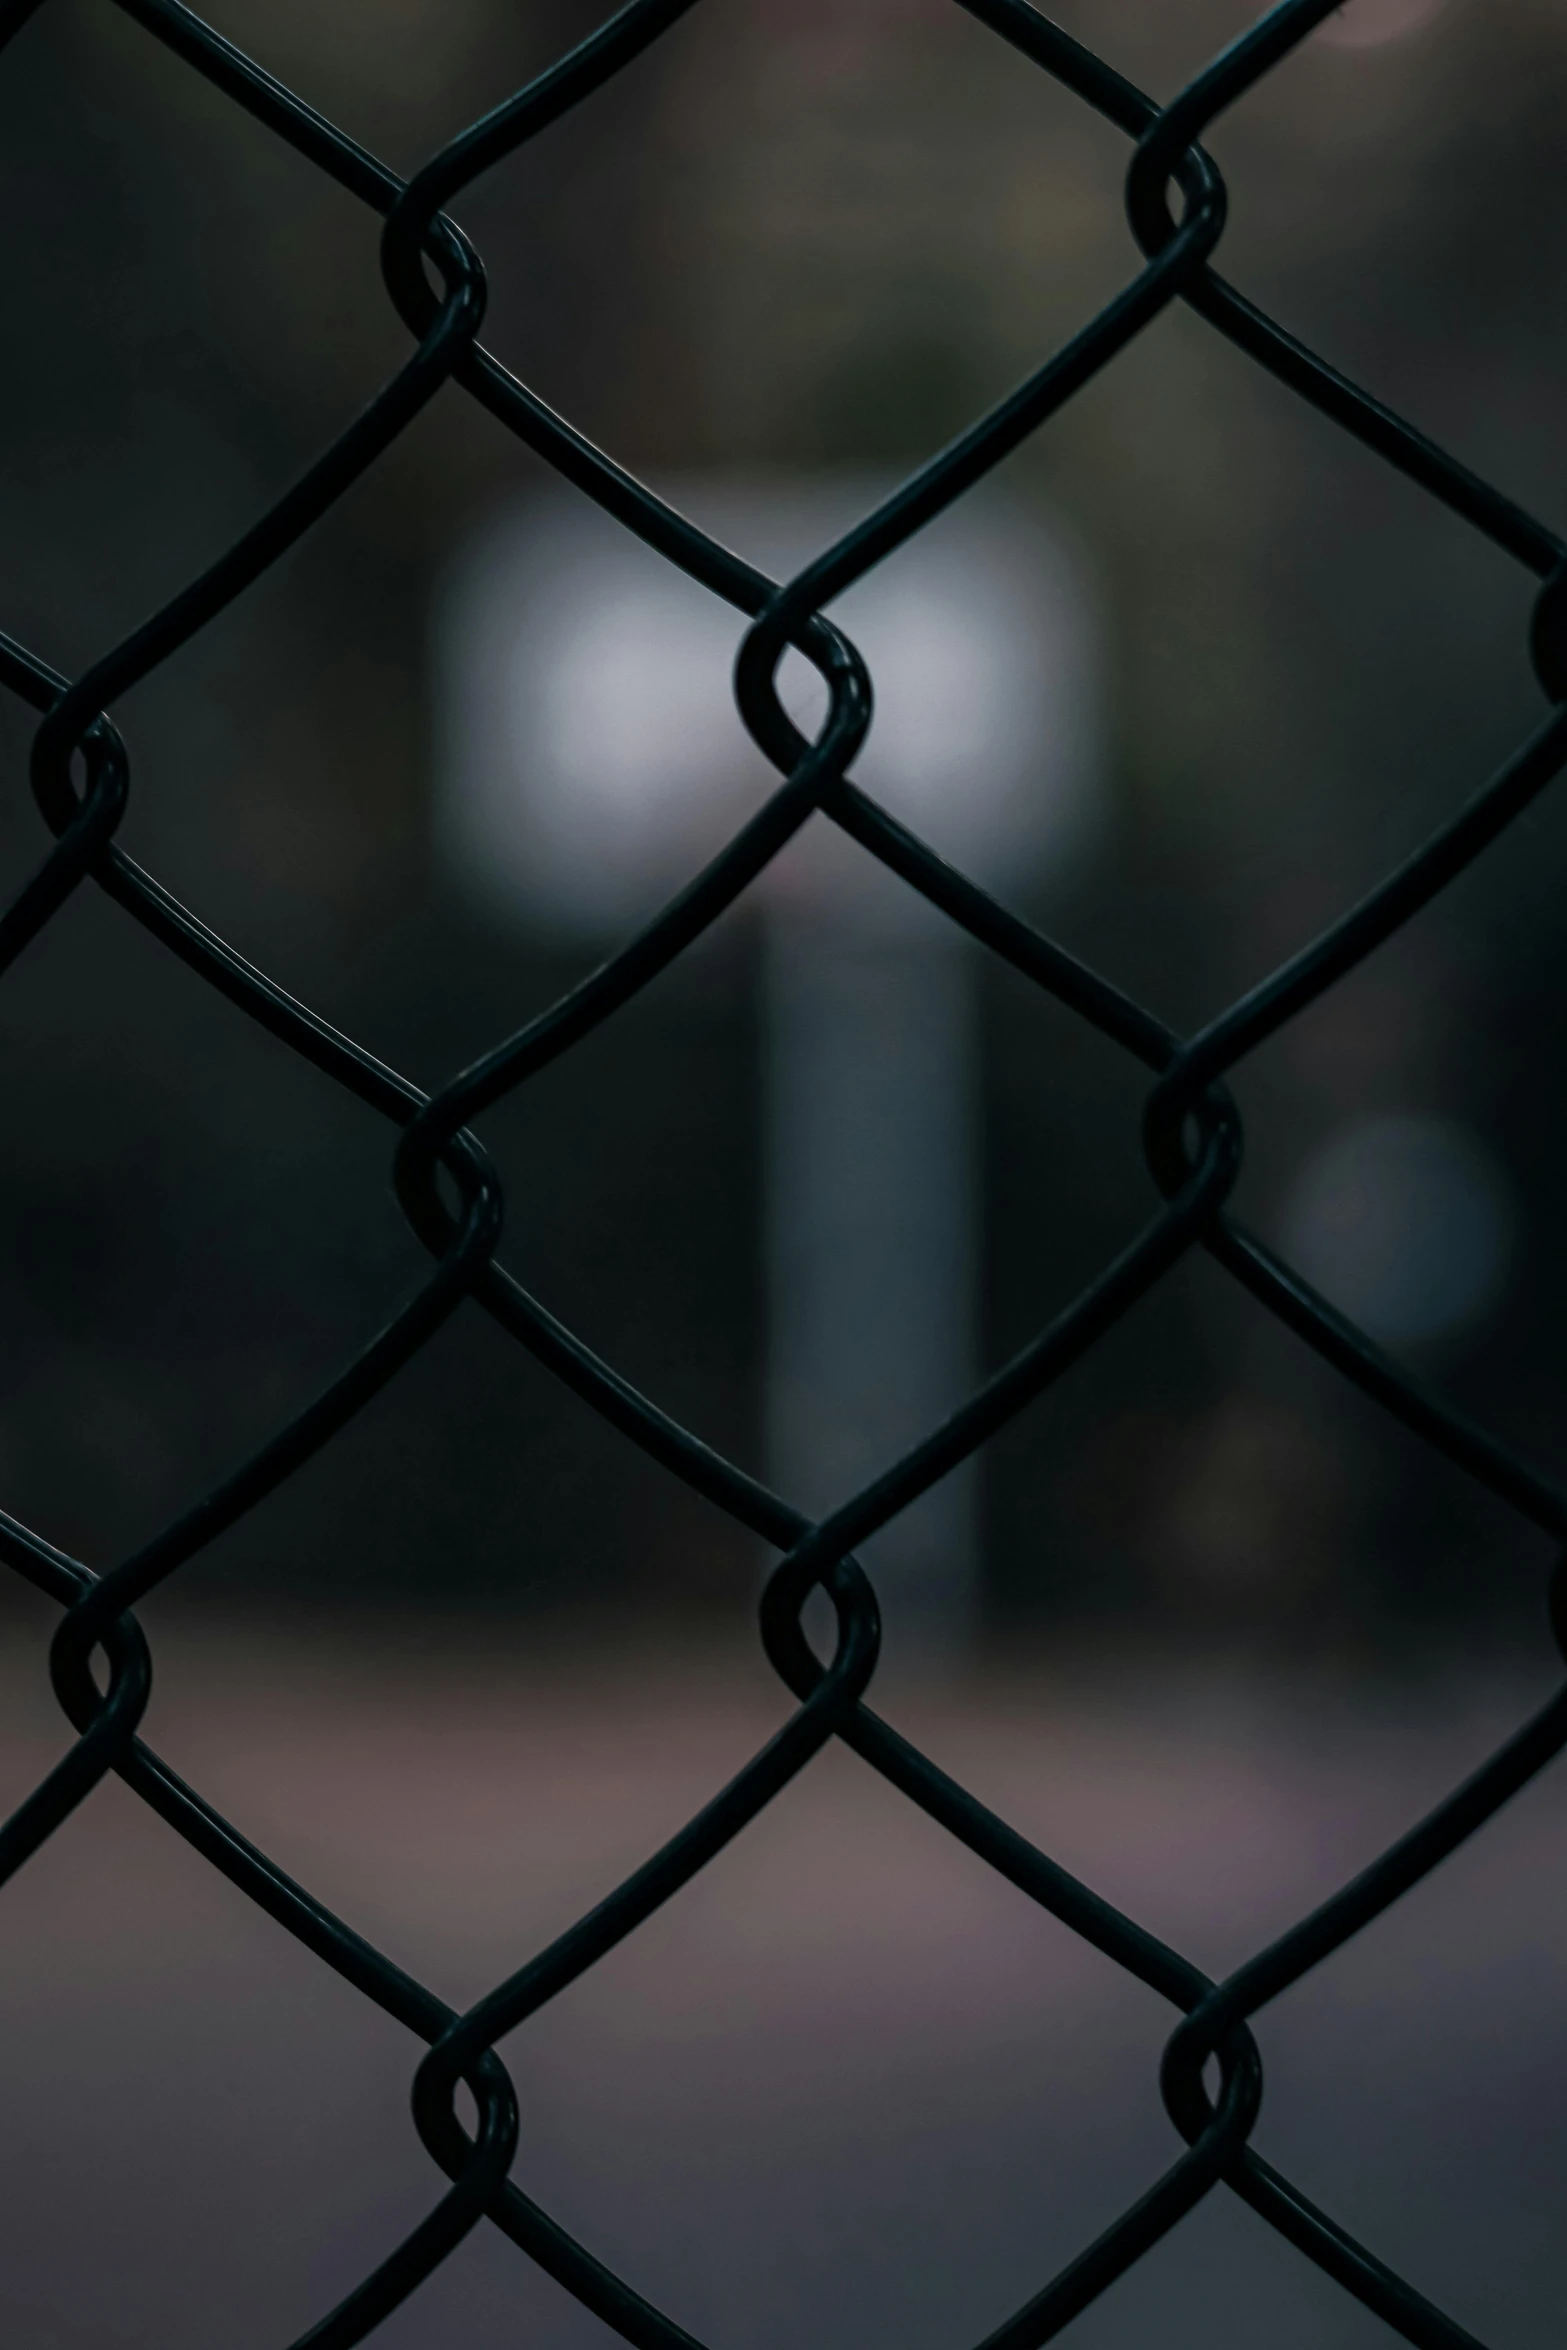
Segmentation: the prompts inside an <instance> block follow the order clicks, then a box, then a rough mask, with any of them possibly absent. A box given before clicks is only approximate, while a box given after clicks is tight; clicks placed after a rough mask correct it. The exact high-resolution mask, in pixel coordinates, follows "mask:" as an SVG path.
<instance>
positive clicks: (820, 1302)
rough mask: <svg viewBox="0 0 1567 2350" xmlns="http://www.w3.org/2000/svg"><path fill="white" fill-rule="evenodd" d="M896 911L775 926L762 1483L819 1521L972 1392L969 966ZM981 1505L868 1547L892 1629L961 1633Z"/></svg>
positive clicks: (974, 1133) (814, 915)
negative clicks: (874, 916) (764, 1465)
mask: <svg viewBox="0 0 1567 2350" xmlns="http://www.w3.org/2000/svg"><path fill="white" fill-rule="evenodd" d="M891 915H892V910H889V914H888V915H884V916H883V917H882V918H881V919H879V920H876V921H873V922H869V923H867V922H865V921H864V920H856V919H855V918H854V913H853V911H852V910H850V911H846V910H845V909H843V908H835V907H827V908H823V907H821V906H798V907H796V906H790V905H775V906H774V907H773V908H772V909H771V910H770V915H769V921H768V932H767V942H766V991H767V1003H766V1029H765V1038H766V1051H767V1074H766V1089H767V1090H766V1097H765V1098H766V1120H767V1136H766V1149H765V1154H764V1162H763V1164H764V1170H765V1173H764V1181H765V1182H766V1185H767V1201H766V1216H767V1262H768V1293H769V1313H770V1328H769V1332H768V1342H769V1343H768V1392H767V1449H768V1475H769V1477H770V1479H771V1481H772V1482H773V1483H774V1484H775V1485H776V1486H777V1488H778V1490H779V1491H780V1492H782V1493H784V1494H786V1495H787V1496H788V1498H789V1499H790V1500H791V1501H792V1502H794V1503H795V1504H796V1505H797V1506H798V1507H799V1508H802V1509H805V1510H808V1511H809V1512H810V1513H811V1515H812V1516H813V1517H820V1516H821V1515H822V1514H823V1513H824V1512H825V1511H827V1510H828V1509H830V1508H832V1507H833V1506H834V1505H835V1504H836V1503H837V1502H840V1501H842V1500H843V1499H844V1498H845V1497H846V1496H847V1495H849V1494H851V1493H853V1492H854V1491H855V1490H856V1488H857V1487H859V1486H861V1485H864V1484H865V1483H867V1482H868V1481H869V1479H870V1478H872V1477H873V1476H874V1475H875V1474H876V1472H877V1471H878V1470H879V1469H882V1468H884V1467H885V1466H886V1465H887V1463H888V1462H890V1461H893V1460H895V1459H896V1458H897V1456H898V1455H899V1453H901V1452H903V1451H905V1450H906V1449H907V1448H908V1446H909V1445H910V1444H911V1443H912V1442H913V1441H914V1440H915V1439H916V1438H917V1437H918V1436H919V1435H921V1434H922V1433H923V1432H924V1431H925V1430H927V1429H930V1428H933V1427H934V1426H935V1425H936V1424H937V1423H938V1422H939V1421H940V1420H941V1419H943V1418H944V1417H945V1415H946V1414H947V1413H948V1412H949V1411H950V1410H951V1409H952V1407H953V1405H954V1403H956V1402H957V1401H958V1400H960V1398H961V1397H962V1396H963V1394H964V1393H966V1392H967V1390H968V1389H969V1388H970V1387H972V1385H973V1384H974V1378H975V1368H976V1362H977V1343H976V1342H977V1336H978V1333H977V1329H976V1320H977V1309H978V1301H979V1292H978V1279H977V1276H978V1270H979V1241H980V1234H979V1216H980V1197H981V1186H980V1164H979V1161H980V1150H981V1127H980V1115H979V1112H980V1089H979V1083H978V1068H977V1046H978V1037H977V1022H976V1018H975V1011H976V1006H975V984H974V982H975V973H974V968H973V960H972V957H971V956H970V954H969V951H968V942H967V940H966V939H964V937H963V936H962V934H961V933H960V932H958V931H956V930H955V929H954V928H953V927H952V925H951V924H950V923H948V922H945V921H943V920H942V918H941V917H940V916H939V915H938V914H936V913H935V912H934V911H933V910H932V909H931V908H929V907H927V906H925V905H924V904H923V903H922V902H921V901H919V900H917V899H910V901H909V903H908V905H907V907H906V909H905V908H897V909H896V911H895V918H889V917H890V916H891ZM975 1502H976V1487H975V1479H974V1474H973V1470H972V1468H971V1467H970V1466H968V1465H965V1466H964V1467H963V1468H960V1469H959V1470H957V1471H956V1472H954V1473H953V1474H952V1475H950V1476H948V1477H946V1478H944V1479H943V1480H942V1482H941V1484H940V1485H938V1486H937V1487H936V1488H935V1489H934V1490H933V1491H932V1492H931V1493H929V1494H927V1495H925V1496H924V1497H923V1498H922V1499H921V1500H920V1501H918V1502H916V1503H915V1504H914V1505H913V1507H912V1508H910V1509H908V1510H906V1511H904V1512H903V1513H902V1514H901V1515H900V1516H899V1517H897V1518H895V1519H894V1520H893V1522H892V1524H891V1525H890V1526H888V1527H887V1528H886V1529H885V1530H884V1531H883V1532H882V1533H880V1534H878V1535H875V1536H873V1537H872V1539H871V1541H870V1542H869V1543H867V1544H866V1545H865V1546H864V1557H865V1561H866V1564H867V1566H868V1567H869V1568H871V1569H872V1571H873V1573H874V1574H875V1577H876V1581H877V1586H878V1589H879V1590H880V1592H881V1594H882V1598H883V1603H884V1605H885V1607H886V1609H887V1612H888V1614H889V1616H890V1617H891V1619H892V1621H893V1625H894V1633H895V1635H896V1631H897V1630H898V1629H902V1628H907V1629H909V1630H913V1631H917V1632H918V1633H919V1634H921V1635H923V1636H925V1637H927V1638H929V1637H940V1636H946V1635H960V1634H961V1633H963V1632H964V1631H966V1630H967V1629H968V1628H969V1626H970V1624H971V1621H972V1619H973V1618H974V1616H975V1615H976V1613H977V1609H978V1592H977V1590H976V1565H977V1557H978V1543H977V1528H976V1525H975Z"/></svg>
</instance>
